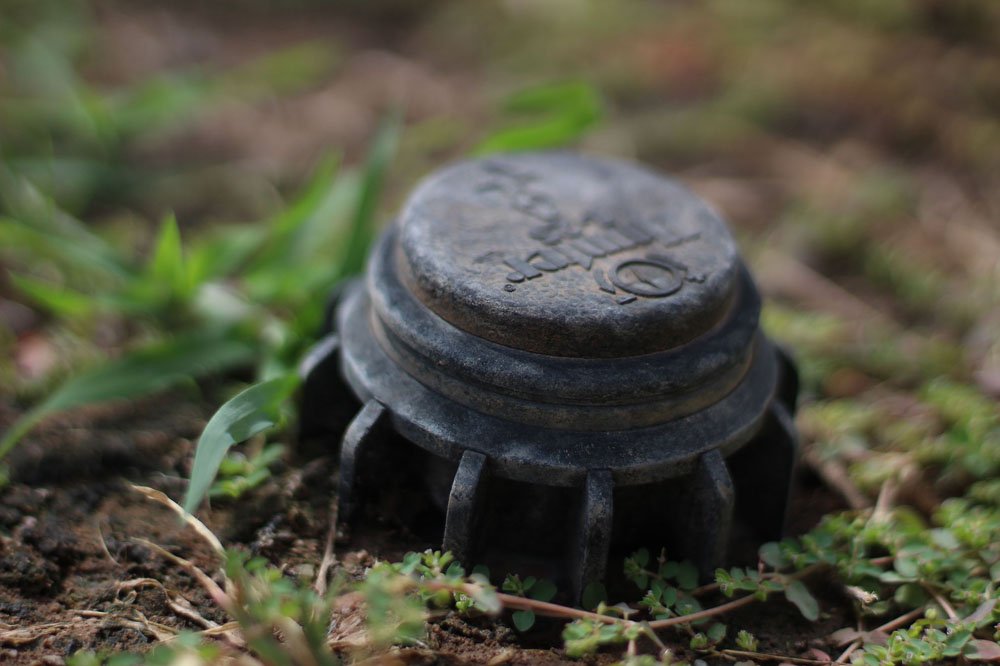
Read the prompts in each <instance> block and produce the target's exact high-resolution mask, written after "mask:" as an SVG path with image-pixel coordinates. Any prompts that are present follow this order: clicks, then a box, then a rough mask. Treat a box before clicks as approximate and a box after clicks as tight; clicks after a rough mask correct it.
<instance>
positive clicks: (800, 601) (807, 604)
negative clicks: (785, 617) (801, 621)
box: [785, 580, 819, 621]
mask: <svg viewBox="0 0 1000 666" xmlns="http://www.w3.org/2000/svg"><path fill="white" fill-rule="evenodd" d="M785 598H787V599H788V600H789V601H791V602H792V603H793V604H795V606H796V607H797V608H798V609H799V612H800V613H802V617H804V618H806V619H807V620H811V621H815V620H816V619H818V618H819V603H817V601H816V598H815V597H814V596H813V595H812V593H811V592H810V591H809V590H808V589H807V588H806V586H805V585H803V584H802V581H800V580H793V581H790V582H789V583H788V586H787V587H785Z"/></svg>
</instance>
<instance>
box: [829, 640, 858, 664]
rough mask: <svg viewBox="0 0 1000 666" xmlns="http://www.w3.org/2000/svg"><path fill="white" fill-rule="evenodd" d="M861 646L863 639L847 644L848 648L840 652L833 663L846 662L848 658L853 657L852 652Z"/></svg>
mask: <svg viewBox="0 0 1000 666" xmlns="http://www.w3.org/2000/svg"><path fill="white" fill-rule="evenodd" d="M859 647H861V641H860V640H858V641H854V642H853V643H851V644H850V645H848V646H847V649H846V650H844V651H843V652H841V653H840V656H839V657H837V659H836V661H834V662H833V663H835V664H846V663H847V660H848V659H849V658H850V657H851V655H852V654H854V651H855V650H857V649H858V648H859Z"/></svg>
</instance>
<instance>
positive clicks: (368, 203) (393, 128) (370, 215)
mask: <svg viewBox="0 0 1000 666" xmlns="http://www.w3.org/2000/svg"><path fill="white" fill-rule="evenodd" d="M401 123H402V117H401V114H400V113H398V112H396V113H391V114H389V115H388V116H386V118H385V119H384V120H383V121H382V124H381V125H380V126H379V129H378V132H377V134H376V135H375V139H374V140H373V141H372V147H371V150H370V151H369V152H368V158H367V160H366V161H365V168H364V174H363V176H362V179H361V192H360V194H359V195H358V204H357V208H356V209H355V211H354V217H353V218H352V220H351V228H350V230H349V232H348V236H347V241H346V243H345V245H344V254H343V261H342V262H341V265H340V271H339V275H338V276H337V277H338V279H341V278H345V277H347V276H349V275H354V274H355V273H358V272H360V271H361V269H362V268H363V267H364V263H365V257H366V255H367V251H368V246H369V245H370V244H371V240H372V237H373V236H374V233H375V213H376V210H377V206H378V201H379V197H380V196H381V193H382V184H383V181H384V179H385V172H386V170H387V169H388V168H389V163H390V162H391V161H392V158H393V156H394V155H395V154H396V143H397V142H398V140H399V132H400V126H401Z"/></svg>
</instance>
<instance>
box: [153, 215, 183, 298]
mask: <svg viewBox="0 0 1000 666" xmlns="http://www.w3.org/2000/svg"><path fill="white" fill-rule="evenodd" d="M148 270H149V274H150V275H151V276H152V277H153V278H155V279H157V280H160V281H162V282H164V283H165V284H166V285H167V286H168V287H169V288H170V290H171V292H173V293H181V294H182V293H185V292H186V291H187V277H186V275H185V274H184V254H183V250H182V249H181V232H180V229H179V228H178V227H177V218H175V217H174V216H173V215H168V216H166V217H165V218H164V219H163V223H162V224H161V225H160V233H159V234H158V235H157V237H156V244H155V245H154V246H153V254H152V257H150V260H149V269H148Z"/></svg>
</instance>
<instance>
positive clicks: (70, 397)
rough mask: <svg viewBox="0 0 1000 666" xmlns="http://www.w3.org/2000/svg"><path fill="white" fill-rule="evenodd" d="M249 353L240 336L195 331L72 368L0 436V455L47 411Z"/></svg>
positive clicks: (128, 394) (156, 388)
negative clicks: (92, 365) (86, 367)
mask: <svg viewBox="0 0 1000 666" xmlns="http://www.w3.org/2000/svg"><path fill="white" fill-rule="evenodd" d="M254 355H255V352H254V348H253V347H252V346H250V345H248V344H246V343H244V342H242V341H239V340H233V339H231V338H228V337H224V336H210V335H206V334H198V335H189V336H184V337H178V338H175V339H173V340H170V341H168V342H163V343H159V344H155V345H151V346H149V347H144V348H142V349H139V350H136V351H133V352H131V353H129V354H126V355H125V356H122V357H121V358H118V359H116V360H114V361H111V362H109V363H106V364H105V365H101V366H98V367H96V368H93V369H91V370H86V371H83V372H81V373H78V374H77V375H75V376H73V377H71V378H70V379H69V380H68V381H67V382H66V383H65V384H63V385H62V386H61V387H59V388H58V389H57V390H56V391H55V393H53V394H52V395H50V396H49V397H48V398H47V399H46V400H44V401H43V402H42V403H40V404H39V405H37V406H36V407H34V408H33V409H31V410H30V411H29V412H28V413H26V414H24V415H23V416H22V417H21V418H20V419H19V420H17V421H16V422H14V424H13V425H11V427H10V428H9V429H8V430H7V432H6V433H5V434H4V436H3V439H2V440H0V458H2V457H3V456H5V455H7V453H8V452H9V451H10V449H11V448H12V447H13V446H14V445H15V444H16V443H17V441H18V440H19V439H21V437H23V436H24V435H25V434H26V433H27V432H28V431H29V430H31V429H32V428H33V427H34V426H35V425H37V424H38V423H39V422H40V421H41V420H42V419H43V418H45V417H46V416H48V415H50V414H53V413H55V412H58V411H62V410H66V409H72V408H74V407H80V406H82V405H91V404H97V403H101V402H107V401H109V400H120V399H127V398H138V397H142V396H146V395H150V394H153V393H158V392H160V391H163V390H166V389H168V388H170V387H172V386H176V385H177V384H179V383H181V382H182V381H186V380H188V379H189V378H191V377H200V376H204V375H206V374H209V373H211V372H217V371H219V370H223V369H226V368H232V367H235V366H237V365H242V364H245V363H248V362H250V361H251V360H252V359H253V357H254Z"/></svg>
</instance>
